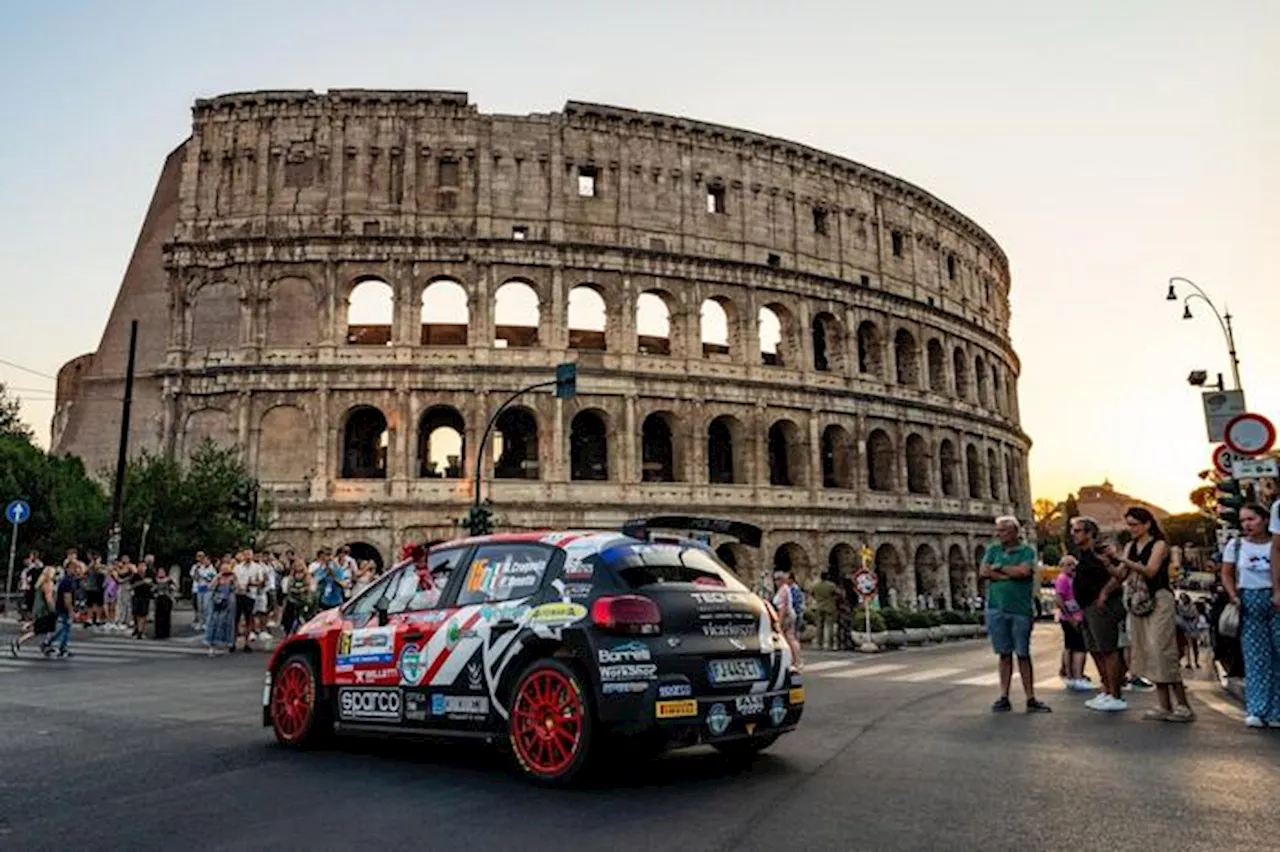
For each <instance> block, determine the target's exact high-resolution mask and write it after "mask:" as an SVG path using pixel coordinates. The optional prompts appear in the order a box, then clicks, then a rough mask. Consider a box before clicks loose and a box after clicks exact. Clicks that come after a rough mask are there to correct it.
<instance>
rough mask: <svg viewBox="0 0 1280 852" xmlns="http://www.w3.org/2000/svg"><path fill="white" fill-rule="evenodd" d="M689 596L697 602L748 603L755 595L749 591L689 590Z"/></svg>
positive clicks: (704, 603)
mask: <svg viewBox="0 0 1280 852" xmlns="http://www.w3.org/2000/svg"><path fill="white" fill-rule="evenodd" d="M689 596H690V597H692V598H693V600H694V602H695V603H699V604H703V605H706V604H749V603H751V599H752V598H754V597H755V595H753V594H751V593H750V592H690V593H689Z"/></svg>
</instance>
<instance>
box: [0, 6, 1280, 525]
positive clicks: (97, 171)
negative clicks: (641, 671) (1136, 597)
mask: <svg viewBox="0 0 1280 852" xmlns="http://www.w3.org/2000/svg"><path fill="white" fill-rule="evenodd" d="M19 7H21V8H19ZM348 87H368V88H398V89H414V88H435V89H460V90H464V91H467V92H469V93H470V95H471V99H472V101H473V102H474V103H476V104H477V105H478V106H479V107H480V108H481V109H482V110H484V111H485V112H506V113H518V114H523V113H529V112H547V111H553V110H558V109H560V108H561V107H562V106H563V104H564V102H565V101H566V100H568V99H576V100H585V101H598V102H604V103H613V104H618V105H622V106H628V107H633V108H636V109H643V110H649V111H654V112H663V113H670V114H676V115H684V116H690V117H696V118H699V119H703V120H706V121H712V122H718V123H721V124H726V125H731V126H736V127H743V128H749V129H751V130H756V131H760V132H763V133H767V134H771V135H775V136H781V137H785V138H789V139H793V140H796V141H799V142H803V143H806V144H809V145H813V146H816V147H818V148H822V149H825V150H828V151H832V152H834V153H837V154H841V155H844V156H847V157H851V158H853V159H856V160H859V161H861V162H864V163H867V164H869V165H872V166H874V167H876V168H880V169H883V170H886V171H888V172H891V173H893V174H896V175H899V176H901V177H903V178H905V179H907V180H909V181H912V182H914V183H916V184H919V185H920V186H922V187H924V188H925V189H927V190H929V191H931V192H933V193H935V194H937V195H938V196H939V197H941V198H942V199H944V200H945V201H947V202H948V203H950V204H952V205H953V206H955V207H957V208H958V209H959V210H961V211H963V212H964V213H965V214H967V215H969V216H970V217H972V218H973V219H974V220H976V221H977V222H978V223H979V224H981V225H982V226H983V227H984V228H986V229H987V231H988V232H990V233H991V234H992V235H993V236H994V237H995V238H996V240H998V241H999V242H1000V244H1001V245H1002V246H1003V247H1004V249H1005V251H1006V252H1007V254H1008V256H1009V258H1010V262H1011V265H1012V271H1013V342H1014V345H1015V347H1016V349H1017V351H1018V352H1019V355H1020V357H1021V359H1022V366H1023V373H1022V377H1021V380H1020V383H1019V387H1020V391H1021V407H1022V415H1023V425H1024V428H1025V429H1026V431H1027V432H1028V434H1030V435H1031V437H1032V439H1033V440H1034V442H1035V448H1034V450H1033V452H1032V456H1031V477H1032V486H1033V491H1034V493H1035V495H1036V496H1043V497H1052V498H1061V497H1063V496H1065V494H1066V493H1067V491H1068V490H1074V489H1076V488H1077V487H1079V486H1080V485H1085V484H1091V483H1097V482H1100V481H1102V480H1103V479H1104V478H1110V479H1111V480H1112V482H1114V483H1115V485H1116V487H1117V488H1119V489H1121V490H1123V491H1126V492H1129V493H1131V494H1135V495H1138V496H1141V497H1142V498H1144V499H1146V500H1150V501H1152V502H1155V503H1157V504H1161V505H1163V506H1165V507H1166V508H1168V509H1170V510H1174V511H1178V510H1184V509H1186V508H1188V507H1189V503H1188V501H1187V494H1188V492H1189V491H1190V490H1191V489H1192V488H1193V487H1194V486H1195V485H1196V484H1197V479H1196V474H1197V472H1198V471H1200V470H1201V469H1203V468H1204V467H1206V466H1207V465H1208V461H1209V452H1210V445H1209V444H1208V443H1207V440H1206V436H1205V431H1204V425H1203V419H1202V415H1201V408H1200V398H1199V393H1198V391H1196V390H1194V389H1192V388H1189V387H1188V386H1187V384H1186V381H1185V378H1186V376H1187V374H1188V373H1189V372H1190V371H1191V370H1192V369H1196V368H1200V369H1206V370H1209V371H1210V373H1211V374H1216V373H1217V372H1219V371H1222V372H1224V373H1227V375H1228V379H1229V375H1230V373H1229V369H1228V363H1227V358H1226V351H1225V349H1226V347H1225V345H1224V343H1223V340H1222V334H1221V331H1220V330H1219V328H1218V325H1217V323H1216V322H1215V321H1214V319H1213V318H1212V315H1211V314H1210V312H1209V311H1208V309H1207V308H1205V307H1204V305H1203V304H1201V303H1198V302H1193V303H1192V310H1193V312H1194V313H1196V315H1197V318H1196V319H1195V320H1194V321H1191V322H1184V321H1183V320H1182V319H1181V315H1182V306H1181V304H1173V303H1169V302H1166V301H1165V300H1164V296H1165V292H1166V290H1167V279H1168V278H1169V277H1170V276H1174V275H1183V276H1187V277H1189V278H1191V279H1194V280H1195V281H1196V282H1198V283H1199V284H1200V285H1201V286H1203V287H1204V288H1205V289H1206V290H1207V291H1208V292H1209V294H1210V295H1211V296H1212V297H1213V298H1214V299H1215V300H1217V301H1218V302H1219V305H1220V306H1221V305H1222V304H1227V305H1229V306H1230V308H1231V310H1232V313H1233V315H1234V316H1235V328H1236V337H1237V342H1238V344H1239V348H1240V354H1241V358H1242V361H1243V368H1242V369H1243V382H1244V385H1245V388H1246V391H1247V393H1248V397H1249V402H1250V407H1251V408H1252V409H1254V410H1256V411H1259V412H1261V413H1264V414H1268V415H1273V416H1280V381H1276V379H1275V377H1276V376H1277V375H1280V342H1277V332H1276V325H1277V322H1278V321H1280V319H1278V318H1280V286H1278V284H1280V279H1278V277H1277V273H1276V261H1275V260H1272V259H1270V258H1269V254H1270V252H1271V251H1272V250H1273V247H1274V245H1275V243H1276V235H1277V229H1278V227H1280V154H1277V152H1280V109H1277V105H1278V104H1280V2H1276V0H1256V2H1248V0H1219V2H1216V3H1205V2H1203V0H1199V1H1198V2H1183V0H1127V2H1123V3H1116V2H1107V1H1106V0H1080V2H1075V3H1054V4H1050V3H1027V2H1017V0H1007V2H996V0H969V1H968V2H963V3H959V2H950V0H936V2H910V0H904V2H901V3H896V4H887V3H874V4H873V3H831V2H811V1H810V0H794V2H789V3H785V4H779V3H776V2H772V3H765V2H755V0H737V2H694V3H690V2H679V3H676V2H666V0H654V2H649V3H642V4H611V3H599V2H593V3H587V2H577V3H575V2H557V0H550V2H543V3H539V4H528V3H515V2H481V0H476V2H471V3H468V4H436V3H431V4H428V3H421V2H409V1H408V0H405V2H377V0H365V2H362V3H360V4H353V3H349V2H328V0H318V1H317V2H310V3H283V2H266V1H265V0H259V2H244V0H223V2H219V3H216V4H194V3H193V4H177V3H161V2H132V1H131V0H122V2H119V3H111V4H107V3H100V4H88V3H80V2H69V0H49V2H44V3H40V4H36V3H25V4H17V3H10V4H6V5H5V8H4V10H3V11H0V94H3V103H4V108H5V119H4V121H3V122H0V154H3V156H0V225H2V227H0V256H2V257H3V259H4V264H5V267H6V270H7V272H6V276H5V278H4V281H3V284H0V287H3V295H4V302H5V307H6V312H7V314H8V316H7V317H6V319H7V322H6V323H5V334H4V335H3V338H0V360H3V361H7V362H11V363H12V364H19V365H22V366H24V367H27V368H30V369H31V370H34V371H35V372H36V373H43V374H46V375H52V374H54V373H56V372H57V369H58V367H59V366H60V365H61V364H62V363H63V362H65V361H66V360H68V359H69V358H72V357H74V356H76V355H79V354H82V353H85V352H89V351H92V350H94V349H95V348H96V347H97V344H98V338H99V336H100V334H101V333H102V329H103V326H104V324H105V322H106V318H107V314H108V311H109V309H110V307H111V303H112V301H113V299H114V297H115V294H116V290H117V288H118V286H119V284H120V280H121V276H122V273H123V270H124V267H125V264H126V262H127V261H128V258H129V254H130V252H131V251H132V249H133V243H134V240H135V239H136V237H137V233H138V229H139V226H140V224H141V220H142V215H143V212H144V210H145V207H146V204H147V202H148V201H149V199H150V195H151V192H152V190H153V188H154V185H155V181H156V177H157V176H158V173H159V169H160V165H161V162H162V160H163V158H164V156H165V155H166V154H167V153H168V152H169V151H170V150H172V149H173V148H174V147H175V146H176V145H177V144H178V143H180V142H181V141H182V139H183V138H184V137H185V136H186V134H187V133H188V132H189V128H190V107H191V103H192V101H193V100H194V99H195V98H197V97H202V96H211V95H215V94H218V93H222V92H228V91H237V90H246V89H285V88H302V89H305V88H312V89H317V90H323V89H328V88H348ZM1181 292H1182V293H1184V294H1185V293H1188V292H1190V291H1189V289H1188V288H1186V287H1185V286H1183V287H1182V288H1181ZM0 382H4V383H6V384H8V385H9V386H10V387H11V389H18V394H19V395H20V396H22V397H23V399H24V407H23V411H24V414H25V415H26V417H27V419H28V420H29V421H30V422H32V423H33V424H34V425H35V426H36V428H37V431H38V432H39V434H40V436H41V439H42V440H44V441H47V439H48V423H49V418H50V415H51V413H52V398H53V397H52V390H53V384H52V381H51V380H50V379H48V378H45V377H42V376H40V375H34V374H32V373H30V372H24V371H22V370H20V369H17V368H16V367H13V366H8V365H5V364H0ZM0 496H2V495H0Z"/></svg>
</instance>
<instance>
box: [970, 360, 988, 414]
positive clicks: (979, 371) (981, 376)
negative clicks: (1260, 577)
mask: <svg viewBox="0 0 1280 852" xmlns="http://www.w3.org/2000/svg"><path fill="white" fill-rule="evenodd" d="M973 377H974V379H975V380H976V382H977V385H978V405H981V406H986V405H987V365H986V362H984V361H983V360H982V356H981V355H978V356H976V357H974V359H973Z"/></svg>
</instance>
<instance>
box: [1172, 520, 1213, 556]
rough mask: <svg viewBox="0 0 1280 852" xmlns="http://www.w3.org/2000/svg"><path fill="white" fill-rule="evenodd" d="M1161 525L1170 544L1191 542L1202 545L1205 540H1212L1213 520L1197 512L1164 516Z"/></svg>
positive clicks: (1198, 545)
mask: <svg viewBox="0 0 1280 852" xmlns="http://www.w3.org/2000/svg"><path fill="white" fill-rule="evenodd" d="M1162 526H1163V527H1164V534H1165V535H1166V536H1167V537H1168V539H1169V544H1170V545H1182V544H1192V545H1195V546H1197V547H1203V546H1204V544H1205V542H1206V540H1208V541H1212V538H1211V530H1212V527H1213V526H1214V522H1213V521H1210V520H1209V519H1207V518H1206V517H1205V516H1204V515H1202V514H1200V513H1199V512H1186V513H1184V514H1181V515H1170V516H1169V517H1167V518H1165V520H1164V522H1163V524H1162Z"/></svg>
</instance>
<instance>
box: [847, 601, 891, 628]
mask: <svg viewBox="0 0 1280 852" xmlns="http://www.w3.org/2000/svg"><path fill="white" fill-rule="evenodd" d="M851 626H852V628H853V632H854V633H855V634H859V633H865V632H866V630H867V613H866V611H865V610H863V609H862V608H861V607H859V608H858V609H857V610H855V611H854V613H853V624H852V625H851ZM885 630H888V628H887V627H885V618H884V616H883V615H882V614H881V613H880V612H879V611H877V610H874V609H873V610H871V632H872V633H883V632H884V631H885Z"/></svg>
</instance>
